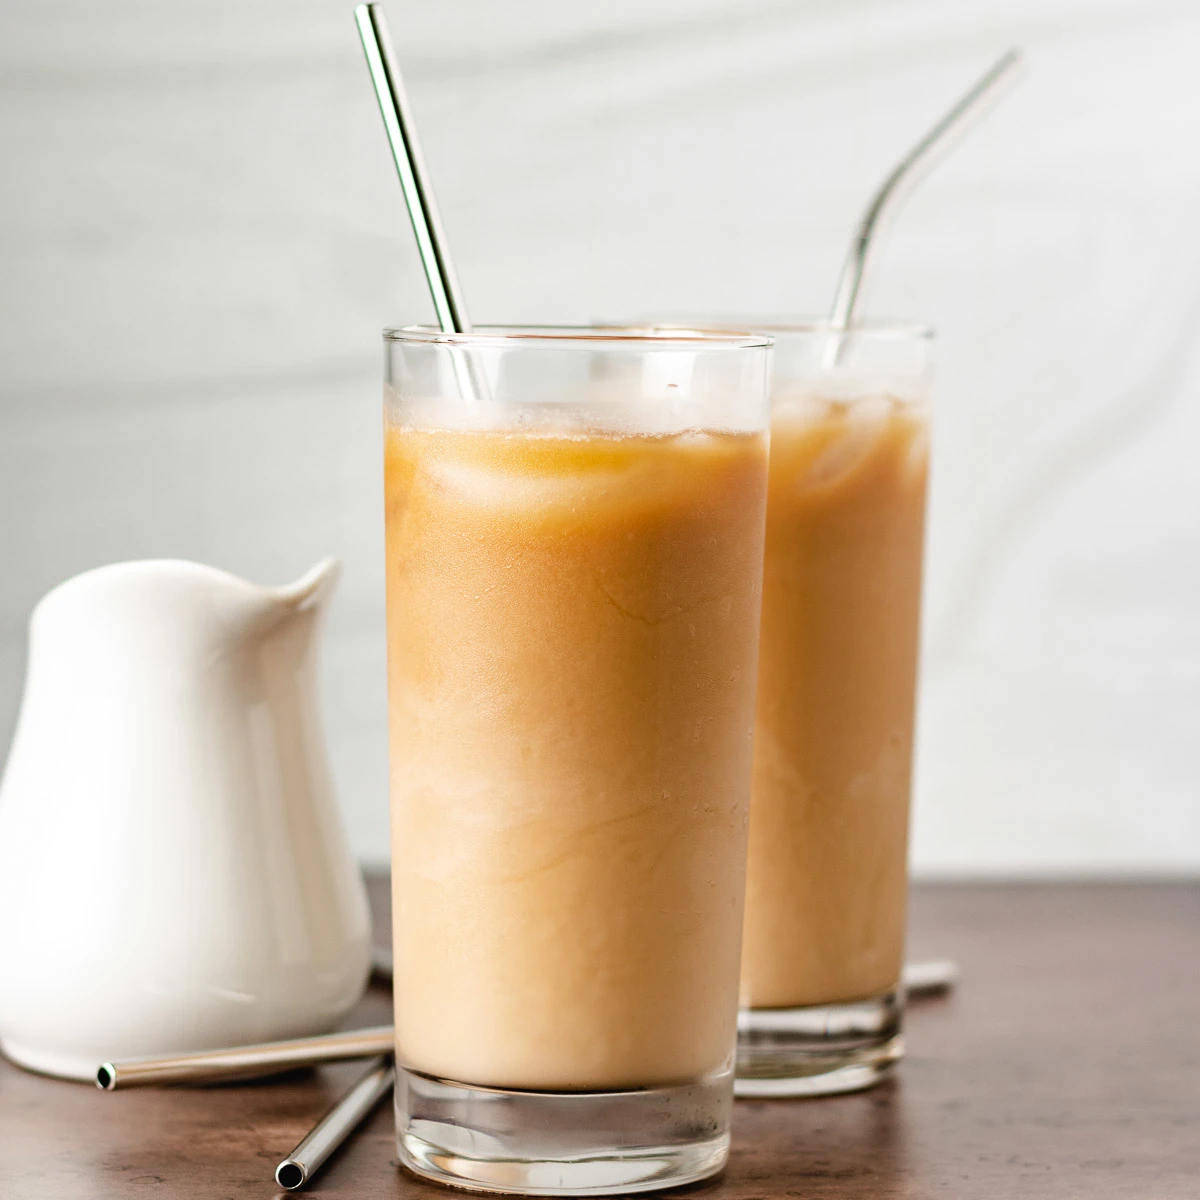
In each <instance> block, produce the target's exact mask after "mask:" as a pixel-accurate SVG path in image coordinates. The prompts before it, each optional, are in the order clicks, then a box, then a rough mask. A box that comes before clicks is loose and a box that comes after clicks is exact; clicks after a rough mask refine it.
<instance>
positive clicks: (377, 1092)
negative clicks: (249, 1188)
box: [275, 1058, 396, 1192]
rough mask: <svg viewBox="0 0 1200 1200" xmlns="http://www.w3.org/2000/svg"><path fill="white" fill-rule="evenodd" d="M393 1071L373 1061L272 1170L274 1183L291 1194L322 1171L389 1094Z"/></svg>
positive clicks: (384, 1063)
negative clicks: (332, 1156)
mask: <svg viewBox="0 0 1200 1200" xmlns="http://www.w3.org/2000/svg"><path fill="white" fill-rule="evenodd" d="M395 1082H396V1069H395V1067H393V1066H392V1064H391V1061H390V1060H389V1059H387V1058H379V1059H376V1060H375V1062H373V1063H372V1064H371V1066H370V1067H369V1068H368V1070H367V1072H366V1074H364V1075H363V1076H362V1077H361V1078H359V1079H358V1080H357V1081H356V1082H355V1084H354V1086H353V1087H352V1088H351V1089H350V1090H349V1091H348V1092H347V1093H346V1094H345V1095H344V1096H343V1097H342V1098H341V1099H340V1100H339V1101H338V1102H337V1103H336V1104H335V1105H334V1106H333V1107H332V1108H331V1109H330V1110H329V1111H328V1112H327V1113H326V1114H325V1115H324V1116H323V1117H322V1118H321V1119H320V1120H319V1121H318V1122H317V1123H316V1125H314V1126H313V1128H312V1130H311V1131H310V1132H309V1134H308V1136H307V1137H306V1138H305V1139H304V1140H303V1141H302V1142H301V1143H300V1144H299V1145H298V1146H297V1147H296V1148H295V1150H293V1151H292V1152H291V1154H289V1155H288V1156H287V1158H285V1159H284V1160H283V1162H281V1163H280V1164H279V1166H277V1167H276V1168H275V1182H276V1183H277V1184H279V1186H280V1187H282V1188H287V1189H288V1191H290V1192H294V1191H296V1190H298V1189H299V1188H302V1187H303V1186H304V1185H305V1184H306V1183H308V1182H309V1180H310V1179H312V1177H313V1176H314V1175H315V1174H316V1173H317V1172H318V1171H319V1170H320V1169H321V1167H322V1166H323V1165H324V1162H325V1160H326V1159H327V1158H328V1157H329V1156H330V1155H331V1154H332V1153H333V1152H334V1151H335V1150H336V1149H337V1148H338V1147H339V1146H340V1145H341V1144H342V1143H343V1142H344V1141H345V1140H346V1139H347V1138H348V1137H349V1136H350V1135H351V1134H352V1133H353V1132H354V1130H355V1129H356V1128H357V1127H358V1126H359V1124H360V1123H361V1122H362V1121H363V1119H364V1118H365V1117H366V1116H367V1114H368V1113H370V1111H371V1110H372V1109H373V1108H374V1107H375V1105H377V1104H378V1103H379V1101H380V1100H382V1099H383V1097H384V1096H386V1095H387V1093H388V1092H390V1091H391V1090H392V1086H393V1084H395Z"/></svg>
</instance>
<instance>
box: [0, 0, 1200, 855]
mask: <svg viewBox="0 0 1200 1200" xmlns="http://www.w3.org/2000/svg"><path fill="white" fill-rule="evenodd" d="M390 12H391V17H392V24H393V28H394V30H395V32H396V34H397V42H398V48H399V53H400V57H401V60H402V64H403V66H404V67H405V70H406V74H407V77H408V80H409V90H410V93H411V97H412V101H413V105H414V108H415V110H416V113H417V115H418V118H419V120H420V123H421V127H422V130H423V136H424V141H425V146H426V153H427V156H428V158H429V160H430V163H431V166H432V168H433V170H434V172H435V176H436V180H437V185H438V191H439V195H440V198H441V202H442V208H443V215H444V217H445V221H446V225H447V227H448V229H449V231H450V233H451V235H452V238H453V241H454V245H455V248H456V254H457V259H458V267H459V273H460V275H461V277H462V280H463V283H464V285H465V287H466V288H467V290H468V293H469V298H470V302H471V306H472V311H473V314H474V315H475V317H476V318H477V319H481V320H495V321H516V320H558V321H563V320H587V319H588V318H591V317H595V316H597V315H601V314H608V315H612V316H621V315H625V314H633V313H645V312H649V311H678V310H680V309H687V310H691V311H695V310H719V309H731V310H760V311H761V310H774V311H779V310H792V311H798V312H810V311H814V310H817V309H820V308H823V307H824V305H825V304H826V303H827V302H828V300H829V298H830V295H831V292H832V288H833V285H834V281H835V278H836V274H837V269H838V266H839V263H840V260H841V256H842V253H843V249H844V245H845V240H846V237H847V235H848V233H849V230H850V228H851V225H852V223H853V219H854V215H855V213H856V211H857V210H858V208H859V207H860V206H861V203H862V201H863V199H864V198H865V196H866V195H867V194H868V192H869V191H870V189H871V187H872V186H873V184H874V182H875V181H876V179H877V178H878V177H879V176H880V174H881V172H882V171H883V170H885V169H886V168H887V167H888V166H890V165H891V163H892V161H893V160H894V159H895V158H896V157H897V155H898V154H899V153H900V152H901V151H902V150H903V149H904V148H905V147H906V146H907V144H908V143H909V142H910V141H911V140H912V139H913V137H914V136H915V135H916V134H918V133H919V132H921V131H922V130H923V128H924V127H925V126H926V125H927V124H928V123H929V122H930V120H931V119H932V118H933V117H935V116H936V115H937V114H938V112H939V110H940V109H941V108H943V107H944V106H945V105H946V104H947V103H948V102H949V101H950V100H951V99H952V98H953V97H955V96H956V95H957V94H958V93H959V92H960V91H961V90H962V89H963V88H965V86H967V85H968V84H969V83H970V82H971V80H972V79H973V78H974V77H975V76H976V75H977V74H978V73H979V72H981V71H982V70H983V69H984V68H985V67H986V66H987V64H988V63H989V61H990V60H991V59H992V58H993V57H994V56H995V55H996V54H997V53H998V52H999V51H1000V50H1002V49H1003V48H1004V47H1006V46H1007V45H1009V44H1011V43H1019V44H1021V45H1022V46H1024V47H1025V48H1026V50H1027V51H1028V55H1029V61H1030V71H1029V74H1028V77H1027V79H1026V81H1025V82H1024V84H1023V85H1022V86H1021V87H1020V89H1019V90H1018V91H1017V92H1015V93H1014V94H1013V95H1012V96H1011V97H1010V98H1009V99H1008V100H1007V101H1006V102H1005V103H1004V104H1003V106H1002V107H1001V108H999V109H998V110H997V111H996V112H995V113H994V114H993V115H992V116H991V117H990V118H989V119H988V121H987V123H986V124H985V125H983V126H982V127H981V128H980V129H979V130H978V131H977V132H975V133H974V134H973V135H972V136H971V138H970V139H969V140H968V141H967V142H965V143H964V144H963V145H962V146H961V147H960V148H959V150H958V151H957V152H956V153H955V155H954V156H953V157H952V158H950V159H948V160H947V161H946V162H945V163H943V164H942V166H941V167H939V169H938V171H937V173H936V174H934V175H933V176H931V177H930V179H929V180H928V181H927V183H926V184H925V185H924V187H923V188H922V189H921V190H920V191H919V192H918V193H917V194H916V195H914V197H913V198H912V200H911V201H910V203H909V205H908V206H907V208H906V210H905V212H904V214H903V217H902V219H901V220H900V221H899V222H898V223H897V225H896V228H895V230H894V233H893V236H892V237H891V239H890V240H889V242H888V243H887V246H886V248H885V250H884V253H883V255H882V256H881V260H880V262H879V265H878V271H877V274H876V278H875V284H876V286H875V288H874V290H873V293H872V294H871V296H870V297H869V305H870V308H871V310H872V311H873V312H875V313H876V314H878V315H892V316H906V317H914V318H920V319H923V320H928V321H931V322H933V323H934V324H935V325H936V326H937V327H938V329H939V334H940V379H939V389H938V391H939V402H940V414H939V422H940V423H939V428H938V433H937V445H936V454H937V458H936V465H935V473H936V480H935V489H934V503H933V509H932V522H931V543H930V562H929V574H928V603H927V634H926V646H925V661H924V694H923V703H922V710H921V733H920V754H919V771H918V793H917V794H918V804H917V819H916V826H915V844H914V855H915V863H916V865H917V867H918V869H920V870H923V871H926V872H1028V871H1035V872H1036V871H1064V870H1072V871H1073V870H1080V871H1100V870H1123V871H1154V870H1162V871H1174V870H1189V871H1193V870H1195V869H1197V868H1200V782H1198V778H1200V772H1198V770H1197V746H1198V745H1200V737H1198V732H1197V730H1198V726H1200V472H1198V471H1197V469H1196V465H1195V464H1196V461H1197V450H1196V446H1197V444H1198V443H1200V394H1198V392H1200V339H1198V338H1197V331H1198V328H1200V233H1198V232H1197V220H1198V217H1197V214H1198V213H1200V138H1198V136H1197V133H1198V129H1200V71H1198V69H1197V64H1198V63H1200V7H1198V6H1197V5H1196V4H1195V3H1194V2H1192V0H1176V2H1169V0H1006V2H998V3H987V2H985V0H837V2H835V0H793V2H791V3H784V2H771V0H761V2H746V3H739V4H736V5H735V4H731V3H729V0H637V2H636V3H635V2H633V0H577V2H576V3H574V4H569V5H563V4H557V5H553V4H549V3H537V2H535V0H513V2H510V3H507V4H503V5H501V4H494V3H488V2H487V0H442V2H441V3H439V4H436V5H428V4H423V5H417V4H405V3H401V2H400V0H393V2H392V4H391V7H390ZM0 162H2V163H3V167H2V170H0V303H2V305H3V312H4V319H3V321H2V322H0V562H3V564H4V570H3V572H2V573H0V746H2V745H3V744H5V743H6V741H7V733H8V731H9V730H10V728H11V722H12V719H13V717H14V715H15V709H16V703H17V697H18V694H19V689H20V675H21V670H22V664H23V654H24V649H23V648H24V624H25V620H26V618H27V615H28V612H29V609H30V608H31V606H32V605H33V603H34V602H35V600H36V599H37V597H38V596H39V595H40V594H41V593H42V592H43V591H44V590H46V589H47V588H48V587H50V586H51V585H53V584H54V583H56V582H58V581H59V580H61V579H62V578H64V577H66V576H67V575H69V574H72V573H74V572H75V571H78V570H81V569H84V568H86V567H89V566H93V565H96V564H99V563H102V562H106V561H112V560H116V559H121V558H130V557H145V556H157V555H171V556H184V557H193V558H197V559H200V560H202V561H207V562H212V563H214V564H217V565H220V566H223V567H226V568H228V569H231V570H233V571H236V572H239V573H242V574H245V575H248V576H250V577H253V578H256V579H259V580H262V581H264V582H267V581H282V580H284V579H286V578H289V577H291V576H293V575H295V574H298V573H299V572H300V570H301V569H302V568H303V567H305V566H307V565H308V564H309V562H311V561H312V560H314V559H316V558H317V557H318V556H320V555H321V554H324V553H327V552H333V553H337V554H339V555H341V556H342V557H343V558H344V559H345V562H346V566H347V570H346V576H345V581H344V584H343V588H342V593H341V595H340V597H339V599H338V601H337V604H336V608H335V612H334V614H333V619H332V624H331V627H330V630H329V635H328V642H327V648H326V657H325V674H324V702H325V709H326V713H327V719H328V732H329V737H330V742H331V747H332V751H333V758H334V766H335V770H336V774H337V777H338V780H339V784H340V789H341V796H342V803H343V807H344V811H345V814H346V819H347V822H348V825H349V828H350V832H351V837H352V840H353V843H354V846H355V847H356V849H357V851H358V852H359V853H360V855H362V856H363V857H364V858H367V859H374V860H381V859H383V858H384V857H385V856H386V853H387V808H386V795H385V790H386V747H385V729H384V683H383V671H384V668H383V625H382V569H381V568H382V561H381V539H382V531H381V514H380V508H381V496H380V480H379V457H380V456H379V415H378V384H377V376H378V362H379V352H378V344H377V331H378V329H379V328H380V327H381V326H382V325H384V324H390V323H400V322H407V321H410V320H414V319H425V318H426V317H427V315H428V304H427V301H426V299H425V296H424V294H423V291H422V281H421V276H420V272H419V268H418V266H417V264H416V261H415V255H414V252H413V250H412V248H411V239H410V236H409V234H408V230H407V226H406V224H405V218H404V215H403V212H402V210H401V208H400V198H399V193H398V189H397V187H396V184H395V181H394V179H393V178H392V176H391V174H390V164H389V161H388V158H387V154H386V151H385V148H384V144H383V140H382V133H381V130H380V128H379V121H378V117H377V115H376V113H375V112H374V110H373V101H372V98H371V95H370V91H369V87H368V84H367V80H366V76H365V72H364V69H363V66H362V64H361V62H360V56H359V50H358V46H357V42H356V38H355V31H354V28H353V22H352V19H351V15H350V3H349V0H287V2H284V0H205V2H204V3H200V2H199V0H178V2H177V3H174V4H170V5H164V4H152V3H148V2H143V3H139V2H138V0H73V2H66V0H63V2H60V3H57V4H54V5H17V4H15V3H8V4H5V5H4V6H3V8H2V10H0Z"/></svg>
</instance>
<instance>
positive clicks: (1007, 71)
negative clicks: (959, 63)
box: [824, 49, 1021, 368]
mask: <svg viewBox="0 0 1200 1200" xmlns="http://www.w3.org/2000/svg"><path fill="white" fill-rule="evenodd" d="M1020 63H1021V52H1020V50H1017V49H1012V50H1009V51H1007V52H1006V53H1005V54H1003V55H1001V57H1000V58H999V59H997V60H996V62H995V63H993V65H992V66H991V67H990V68H989V70H988V71H987V73H986V74H985V75H984V76H983V77H982V78H981V79H980V80H979V81H978V82H977V83H976V84H975V86H974V87H972V88H971V89H970V91H968V92H967V93H966V95H964V96H963V97H962V98H961V99H960V100H959V101H958V102H957V103H956V104H955V105H954V107H953V108H951V109H950V111H949V112H947V113H946V115H945V116H943V117H942V119H941V120H940V121H938V122H937V124H936V125H934V127H933V128H932V129H931V130H929V132H928V133H927V134H926V135H925V136H924V137H923V138H922V139H921V140H920V141H919V142H918V143H917V144H916V145H915V146H914V147H913V148H912V149H911V150H910V151H909V152H908V154H906V155H905V156H904V158H902V159H901V160H900V162H899V163H897V164H896V166H895V167H894V168H893V170H892V172H891V174H890V175H888V177H887V178H886V179H885V180H884V181H883V183H882V184H881V185H880V187H879V190H878V191H877V192H876V193H875V195H874V196H872V197H871V202H870V204H868V205H867V208H866V211H865V212H864V213H863V215H862V218H861V220H860V221H859V223H858V230H857V232H856V233H855V235H854V240H853V241H852V242H851V244H850V253H849V254H848V255H847V256H846V262H845V265H844V266H843V267H842V275H841V278H840V279H839V280H838V289H837V295H836V296H835V297H834V301H833V308H832V309H831V310H830V313H829V328H830V330H831V332H832V333H834V334H835V335H836V334H838V333H842V332H844V331H845V330H846V329H848V328H849V326H850V325H851V323H852V322H853V321H854V312H855V309H856V307H857V306H858V300H859V292H860V290H861V288H862V282H863V276H864V274H865V272H866V268H867V260H868V257H869V256H870V253H871V249H872V246H873V245H874V241H875V235H876V232H877V231H878V229H879V225H880V222H881V221H882V219H883V217H884V215H885V214H886V213H887V212H888V211H889V209H891V208H892V207H893V206H894V205H895V203H896V201H897V200H898V199H899V198H900V196H901V194H902V192H903V190H904V188H905V186H906V185H910V184H912V183H914V182H916V180H917V178H918V177H919V173H920V171H921V169H922V168H923V167H926V166H928V165H929V163H930V160H931V159H932V157H933V154H934V152H935V151H936V150H939V149H941V148H943V147H944V146H945V145H946V143H947V142H948V141H949V139H950V137H951V135H953V134H954V133H956V132H959V131H960V130H962V129H963V128H965V126H966V123H967V122H968V121H969V120H970V119H972V118H974V117H977V116H978V115H979V114H980V113H981V112H982V111H983V107H984V102H985V101H986V100H988V99H990V98H992V97H994V96H995V95H996V93H997V92H998V90H999V87H1000V85H1001V84H1002V83H1004V82H1007V81H1009V80H1010V79H1011V78H1012V77H1013V74H1014V72H1015V71H1016V68H1017V67H1018V66H1019V65H1020ZM841 345H842V339H841V338H840V337H837V336H834V337H832V338H830V340H829V343H828V345H827V346H826V352H825V364H824V365H825V366H826V367H827V368H828V367H831V366H833V364H834V363H835V362H836V361H837V357H838V353H839V351H840V349H841Z"/></svg>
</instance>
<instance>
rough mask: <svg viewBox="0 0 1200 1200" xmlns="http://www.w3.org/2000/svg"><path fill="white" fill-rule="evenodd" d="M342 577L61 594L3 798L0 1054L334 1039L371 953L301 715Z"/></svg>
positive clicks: (321, 754)
mask: <svg viewBox="0 0 1200 1200" xmlns="http://www.w3.org/2000/svg"><path fill="white" fill-rule="evenodd" d="M338 573H339V568H338V564H337V563H336V562H335V561H333V560H327V561H325V562H322V563H319V564H318V565H317V566H316V567H314V568H313V569H312V570H311V571H310V572H309V573H308V574H307V575H306V576H304V578H303V579H301V580H299V581H298V582H297V583H295V584H292V585H291V586H290V587H286V588H282V589H271V588H263V587H257V586H255V585H253V584H250V583H246V582H245V581H244V580H241V579H237V578H235V577H234V576H232V575H227V574H225V573H224V572H221V571H217V570H214V569H212V568H210V567H203V566H198V565H196V564H194V563H186V562H171V561H162V562H132V563H121V564H117V565H115V566H109V567H101V568H100V569H98V570H95V571H89V572H87V573H86V574H83V575H79V576H76V577H75V578H74V579H70V580H68V581H67V582H66V583H64V584H62V585H61V586H60V587H58V588H56V589H55V590H54V591H52V592H50V593H49V595H47V596H46V597H45V598H44V599H43V600H42V601H41V603H40V604H39V605H38V606H37V608H36V609H35V610H34V614H33V619H32V621H31V624H30V646H29V667H28V672H27V675H26V682H25V695H24V700H23V704H22V709H21V716H20V719H19V721H18V724H17V732H16V736H15V738H14V741H13V746H12V750H11V753H10V755H9V760H8V765H7V768H6V770H5V774H4V779H3V783H2V784H0V1044H2V1045H3V1049H4V1052H5V1053H6V1054H7V1055H8V1056H9V1057H10V1058H12V1059H14V1060H15V1061H16V1062H19V1063H21V1064H23V1065H25V1066H27V1067H31V1068H33V1069H35V1070H38V1071H45V1072H48V1073H50V1074H55V1075H65V1076H69V1077H72V1078H80V1079H84V1078H94V1077H95V1072H96V1067H97V1065H98V1064H99V1063H100V1062H102V1061H105V1060H114V1059H121V1058H130V1057H140V1056H143V1055H150V1054H162V1053H168V1052H171V1051H176V1050H179V1051H186V1050H198V1049H205V1048H213V1047H219V1046H229V1045H237V1044H245V1043H248V1042H257V1041H263V1040H269V1039H275V1038H283V1037H291V1036H302V1035H305V1034H309V1033H318V1032H322V1031H325V1030H328V1029H331V1028H332V1027H333V1026H334V1025H335V1023H336V1022H337V1020H338V1018H339V1017H341V1016H342V1015H343V1014H344V1013H345V1012H346V1011H347V1010H348V1009H349V1008H350V1007H351V1006H352V1005H353V1004H354V1003H355V1002H356V1001H357V1000H358V998H359V996H360V995H361V994H362V991H363V987H364V985H365V982H366V978H367V973H368V970H369V955H370V930H369V914H368V909H367V900H366V893H365V890H364V887H363V883H362V879H361V877H360V875H359V872H358V869H357V867H356V865H355V863H354V862H353V861H352V859H351V857H350V854H349V852H348V850H347V847H346V842H345V838H344V836H343V834H342V830H341V827H340V824H339V820H338V814H337V811H336V808H335V805H334V799H333V792H332V788H331V784H330V778H329V769H328V765H327V762H326V756H325V749H324V742H323V739H322V736H321V728H320V723H319V718H318V714H317V702H316V659H317V636H318V632H319V627H320V622H321V616H322V613H323V610H324V608H325V606H326V603H327V601H328V598H329V596H330V593H331V592H332V590H333V587H334V585H335V583H336V580H337V576H338Z"/></svg>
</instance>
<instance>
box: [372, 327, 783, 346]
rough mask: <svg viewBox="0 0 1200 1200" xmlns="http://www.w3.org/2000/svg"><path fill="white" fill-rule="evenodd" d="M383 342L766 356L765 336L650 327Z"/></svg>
mask: <svg viewBox="0 0 1200 1200" xmlns="http://www.w3.org/2000/svg"><path fill="white" fill-rule="evenodd" d="M383 340H384V341H385V342H403V343H406V344H414V345H427V346H460V347H464V348H470V349H509V350H512V349H556V350H563V349H572V350H575V349H584V348H587V349H591V350H622V349H623V350H647V349H656V350H691V351H699V352H708V351H716V350H769V349H770V348H771V346H772V345H773V344H774V340H775V339H774V338H773V337H772V336H771V334H770V332H763V333H756V332H752V331H749V330H741V329H731V328H727V329H704V328H692V327H691V326H685V325H677V326H670V327H666V326H661V327H654V326H650V325H477V326H476V327H475V329H474V330H473V331H472V332H471V333H453V332H447V331H446V330H444V329H439V328H438V327H437V326H436V325H398V326H389V327H388V328H386V329H384V331H383Z"/></svg>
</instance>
